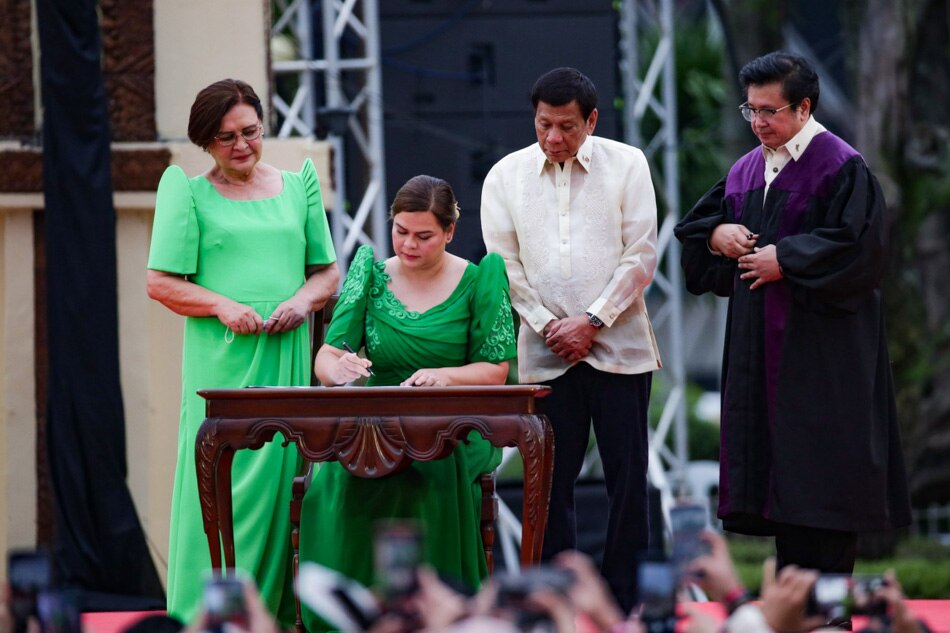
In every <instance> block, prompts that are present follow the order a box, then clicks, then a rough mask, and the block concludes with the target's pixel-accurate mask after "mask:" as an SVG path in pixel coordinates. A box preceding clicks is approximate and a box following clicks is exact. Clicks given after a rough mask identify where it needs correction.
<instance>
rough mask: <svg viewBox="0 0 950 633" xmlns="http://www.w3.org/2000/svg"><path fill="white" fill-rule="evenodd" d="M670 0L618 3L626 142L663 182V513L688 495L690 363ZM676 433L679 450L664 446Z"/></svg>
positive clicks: (658, 441) (658, 468)
mask: <svg viewBox="0 0 950 633" xmlns="http://www.w3.org/2000/svg"><path fill="white" fill-rule="evenodd" d="M673 22H674V20H673V0H659V1H658V2H656V1H648V0H640V1H637V0H625V1H624V2H623V3H622V4H621V9H620V56H621V61H620V71H621V77H622V78H623V79H622V81H623V91H624V129H625V131H626V139H625V140H626V141H627V143H629V144H631V145H635V146H636V147H639V148H641V149H642V150H643V151H644V153H645V154H646V156H647V159H648V160H650V163H651V168H652V171H653V175H654V180H655V181H657V184H658V190H657V193H658V198H659V201H660V205H659V206H660V210H661V212H662V211H665V214H664V216H663V221H662V223H661V224H660V228H659V233H658V239H657V250H658V255H659V258H660V259H659V261H660V264H659V266H657V271H656V275H655V277H654V280H653V284H652V286H651V288H650V292H651V293H657V294H658V295H659V296H660V298H661V301H659V302H653V303H654V305H658V306H659V309H656V310H654V311H653V313H652V315H651V317H652V320H653V324H654V327H655V328H656V329H661V328H665V329H666V331H667V332H668V333H669V336H668V337H667V338H668V348H667V349H665V350H664V351H663V366H664V369H665V370H666V379H665V380H664V386H665V387H666V394H665V397H666V398H665V401H664V404H663V410H662V414H661V416H660V421H659V424H658V425H657V428H656V430H655V431H654V432H653V433H652V436H651V438H650V481H651V483H652V484H653V485H654V486H656V487H657V488H658V489H659V490H660V495H661V498H662V500H663V509H664V515H667V511H668V510H669V507H670V506H671V505H672V503H673V500H674V498H675V497H677V496H680V495H682V494H684V493H685V490H684V488H685V482H686V464H687V462H688V460H689V452H688V448H687V437H688V430H687V425H686V369H685V362H684V357H683V356H684V354H683V344H682V339H683V337H682V331H683V294H682V293H683V291H682V288H683V284H682V280H681V271H680V246H679V242H677V240H676V239H675V238H674V236H673V227H674V226H676V223H677V221H678V220H679V217H680V196H679V165H678V163H679V138H678V134H677V113H676V59H675V46H674V32H673V26H674V25H673ZM645 33H655V34H656V36H657V45H656V48H655V50H654V51H653V54H652V57H651V58H650V60H649V63H648V64H643V63H642V61H643V60H641V59H640V51H641V50H642V36H643V34H645ZM649 114H652V115H654V117H653V120H655V121H656V122H657V123H658V124H659V128H658V130H657V132H656V133H655V134H654V135H653V136H652V137H651V138H644V137H643V129H644V120H645V119H646V118H647V116H648V115H649ZM671 431H672V432H673V439H674V450H673V451H671V450H669V449H668V448H667V446H666V438H667V436H668V435H669V433H670V432H671Z"/></svg>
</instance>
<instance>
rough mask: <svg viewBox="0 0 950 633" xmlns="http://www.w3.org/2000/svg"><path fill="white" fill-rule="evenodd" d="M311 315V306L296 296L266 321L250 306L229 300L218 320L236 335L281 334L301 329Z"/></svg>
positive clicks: (283, 304)
mask: <svg viewBox="0 0 950 633" xmlns="http://www.w3.org/2000/svg"><path fill="white" fill-rule="evenodd" d="M309 315H310V306H309V305H307V303H306V301H305V300H303V299H300V298H298V297H296V296H294V297H291V298H290V299H287V300H286V301H284V302H283V303H281V304H280V305H279V306H277V307H276V308H274V311H273V312H272V313H271V315H270V316H269V317H268V318H267V319H266V320H264V319H262V318H261V315H259V314H258V313H257V311H256V310H255V309H254V308H252V307H251V306H249V305H246V304H243V303H238V302H237V301H231V300H229V301H228V302H227V303H226V304H225V305H224V306H222V308H221V309H220V310H219V311H218V320H219V321H221V323H223V324H224V325H226V326H227V327H229V328H231V331H232V332H234V333H235V334H260V333H261V332H264V333H266V334H279V333H281V332H289V331H291V330H294V329H296V328H298V327H300V326H301V325H302V324H303V322H304V321H306V319H307V317H308V316H309Z"/></svg>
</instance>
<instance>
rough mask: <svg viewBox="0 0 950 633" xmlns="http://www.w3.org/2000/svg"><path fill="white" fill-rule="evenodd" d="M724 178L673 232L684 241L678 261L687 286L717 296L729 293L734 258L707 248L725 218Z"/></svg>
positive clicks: (732, 277)
mask: <svg viewBox="0 0 950 633" xmlns="http://www.w3.org/2000/svg"><path fill="white" fill-rule="evenodd" d="M725 192H726V179H725V178H723V179H722V180H720V181H719V182H718V183H716V184H715V185H714V186H713V187H712V189H710V190H709V191H707V192H706V193H705V194H704V195H703V197H702V198H700V200H699V202H697V203H696V206H694V207H693V208H692V209H691V210H690V212H689V213H688V214H686V217H684V218H683V219H682V220H680V221H679V223H678V224H677V225H676V227H675V228H674V229H673V234H674V235H675V236H676V239H678V240H679V241H680V242H682V244H683V249H682V253H681V256H680V261H681V264H682V266H683V277H684V280H685V282H686V289H687V290H689V291H690V292H691V293H693V294H697V295H698V294H703V293H704V292H713V293H715V294H717V295H719V296H720V297H729V296H731V295H732V292H733V287H734V284H735V276H736V266H737V262H736V260H733V259H729V258H728V257H724V256H722V255H716V254H715V253H713V252H712V251H710V250H709V237H710V236H711V235H712V232H713V229H715V228H716V227H717V226H719V225H720V224H722V223H724V222H728V221H730V220H729V219H728V217H729V213H728V210H727V208H726V202H725Z"/></svg>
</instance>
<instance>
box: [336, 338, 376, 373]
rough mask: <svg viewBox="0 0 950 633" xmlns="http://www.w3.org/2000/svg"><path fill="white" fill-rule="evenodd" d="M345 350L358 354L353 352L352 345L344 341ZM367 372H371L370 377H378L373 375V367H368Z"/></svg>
mask: <svg viewBox="0 0 950 633" xmlns="http://www.w3.org/2000/svg"><path fill="white" fill-rule="evenodd" d="M343 349H345V350H346V351H348V352H349V353H350V354H355V353H356V352H355V351H354V350H353V348H352V347H350V344H349V343H347V342H346V341H343ZM366 371H368V372H369V375H370V376H375V375H376V374H375V373H373V368H372V367H367V368H366Z"/></svg>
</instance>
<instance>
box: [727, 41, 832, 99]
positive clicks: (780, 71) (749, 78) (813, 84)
mask: <svg viewBox="0 0 950 633" xmlns="http://www.w3.org/2000/svg"><path fill="white" fill-rule="evenodd" d="M775 82H781V84H782V96H783V97H785V98H786V99H788V102H789V103H794V104H796V105H797V104H799V103H801V102H802V101H803V100H804V99H806V98H808V99H809V100H810V101H811V112H814V111H815V110H817V109H818V93H819V86H818V73H816V72H815V69H814V68H812V66H811V64H809V63H808V60H806V59H805V58H804V57H800V56H798V55H793V54H792V53H787V52H785V51H774V52H771V53H769V54H767V55H763V56H762V57H757V58H755V59H753V60H752V61H751V62H749V63H748V64H746V65H745V66H743V67H742V70H740V71H739V83H741V84H742V93H743V95H744V98H745V96H747V95H748V93H749V86H764V85H766V84H771V83H775Z"/></svg>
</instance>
